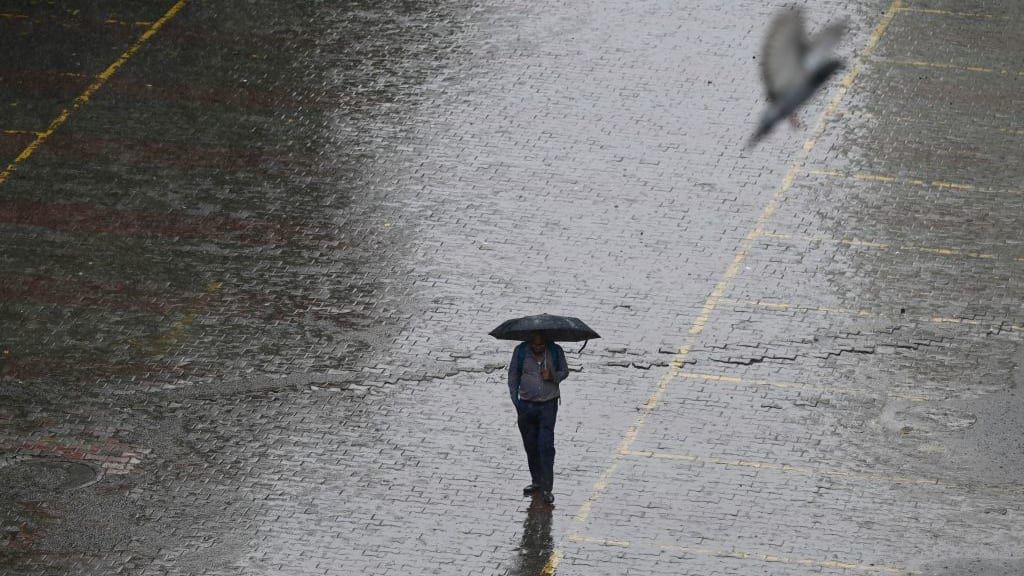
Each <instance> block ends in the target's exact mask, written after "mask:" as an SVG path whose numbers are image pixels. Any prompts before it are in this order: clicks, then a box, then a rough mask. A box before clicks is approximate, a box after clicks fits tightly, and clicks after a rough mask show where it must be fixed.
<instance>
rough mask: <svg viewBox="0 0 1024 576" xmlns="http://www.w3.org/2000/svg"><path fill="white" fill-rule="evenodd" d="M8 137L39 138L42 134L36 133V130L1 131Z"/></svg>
mask: <svg viewBox="0 0 1024 576" xmlns="http://www.w3.org/2000/svg"><path fill="white" fill-rule="evenodd" d="M0 132H2V133H3V134H4V135H6V136H39V135H40V134H42V132H36V131H34V130H2V131H0Z"/></svg>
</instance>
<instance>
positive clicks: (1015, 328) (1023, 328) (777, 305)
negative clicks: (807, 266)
mask: <svg viewBox="0 0 1024 576" xmlns="http://www.w3.org/2000/svg"><path fill="white" fill-rule="evenodd" d="M1017 260H1018V261H1024V257H1020V258H1017ZM722 303H723V304H733V305H736V306H749V307H751V308H763V309H766V310H774V311H778V312H786V311H790V310H793V311H797V312H817V313H820V314H838V315H842V316H852V317H859V318H892V317H894V316H897V314H896V313H889V314H883V313H881V312H872V311H870V310H854V309H852V308H827V307H822V306H802V305H799V304H790V303H787V302H764V301H761V300H743V299H734V298H723V299H722ZM904 318H907V319H909V320H912V321H917V322H932V323H935V324H965V325H968V326H986V327H992V328H995V327H1001V328H1002V329H1003V330H1007V331H1011V332H1024V324H1010V325H1006V324H995V323H992V322H982V321H980V320H971V319H968V318H948V317H944V316H926V317H921V316H904Z"/></svg>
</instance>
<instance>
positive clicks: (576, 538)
mask: <svg viewBox="0 0 1024 576" xmlns="http://www.w3.org/2000/svg"><path fill="white" fill-rule="evenodd" d="M569 541H570V542H576V543H577V544H597V545H598V546H614V547H616V548H629V547H630V546H632V544H631V543H630V542H628V541H626V540H610V539H607V538H594V537H591V536H583V535H580V534H571V535H570V536H569Z"/></svg>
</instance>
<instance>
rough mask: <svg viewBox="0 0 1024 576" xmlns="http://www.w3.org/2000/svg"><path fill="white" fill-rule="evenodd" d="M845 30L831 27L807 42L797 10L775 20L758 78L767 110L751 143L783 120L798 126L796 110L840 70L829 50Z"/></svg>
mask: <svg viewBox="0 0 1024 576" xmlns="http://www.w3.org/2000/svg"><path fill="white" fill-rule="evenodd" d="M845 29H846V24H845V22H838V23H835V24H830V25H829V26H827V27H826V28H825V29H824V30H822V31H821V32H819V33H818V35H817V36H815V37H814V38H811V39H810V40H808V39H807V35H806V33H805V32H804V18H803V14H802V13H801V12H800V9H798V8H792V9H789V10H786V11H784V12H782V13H780V14H779V15H777V16H776V17H775V19H774V20H773V21H772V24H771V27H769V28H768V36H767V37H766V38H765V41H764V48H763V49H762V51H761V77H762V79H763V80H764V85H765V89H766V90H767V93H768V109H767V110H765V111H764V113H763V114H762V115H761V122H760V124H758V126H757V131H756V132H755V133H754V135H753V136H752V137H751V138H750V144H754V143H755V142H757V141H758V140H760V139H761V138H762V137H763V136H764V135H765V134H767V133H768V132H769V131H770V130H771V129H772V128H773V127H774V126H775V124H776V123H778V122H779V121H780V120H782V119H783V118H786V117H789V118H790V121H791V122H793V123H794V124H796V123H797V118H796V114H795V112H796V110H797V108H799V107H800V106H801V105H802V104H803V103H804V102H806V101H807V100H809V99H810V98H811V96H813V95H814V92H815V91H816V90H817V89H818V88H819V87H820V86H821V85H822V84H824V83H825V81H826V80H828V79H829V77H830V76H832V74H834V73H835V72H836V71H837V70H839V69H840V68H842V67H843V63H842V61H841V60H839V59H837V58H835V57H834V56H833V55H832V50H833V49H834V48H835V47H836V45H837V44H839V39H840V38H842V36H843V31H844V30H845Z"/></svg>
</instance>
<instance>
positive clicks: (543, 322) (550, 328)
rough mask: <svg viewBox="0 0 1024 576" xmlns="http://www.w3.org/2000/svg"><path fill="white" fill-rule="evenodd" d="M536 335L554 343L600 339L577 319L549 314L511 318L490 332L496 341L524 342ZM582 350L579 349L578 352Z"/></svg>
mask: <svg viewBox="0 0 1024 576" xmlns="http://www.w3.org/2000/svg"><path fill="white" fill-rule="evenodd" d="M536 333H539V334H542V335H544V336H545V337H546V338H547V339H548V340H553V341H556V342H579V341H580V340H591V339H593V338H600V337H601V336H600V335H599V334H598V333H597V332H594V331H593V330H592V329H591V328H590V326H587V325H586V324H584V323H583V321H582V320H580V319H579V318H572V317H570V316H553V315H551V314H537V315H536V316H524V317H523V318H513V319H512V320H506V321H504V322H502V323H501V326H498V327H497V328H495V329H494V330H491V336H494V337H495V338H497V339H498V340H521V341H524V342H525V341H527V340H529V339H530V338H531V337H532V336H533V335H534V334H536ZM584 346H586V344H584ZM582 349H583V348H580V350H582Z"/></svg>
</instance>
